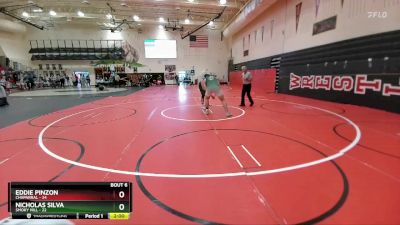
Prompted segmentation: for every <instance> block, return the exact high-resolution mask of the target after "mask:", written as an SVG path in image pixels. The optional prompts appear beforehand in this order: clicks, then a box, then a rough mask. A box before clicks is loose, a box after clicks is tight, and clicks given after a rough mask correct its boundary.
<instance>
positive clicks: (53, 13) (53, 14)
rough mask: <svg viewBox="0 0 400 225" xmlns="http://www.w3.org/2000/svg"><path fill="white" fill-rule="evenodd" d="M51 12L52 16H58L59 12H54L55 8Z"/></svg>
mask: <svg viewBox="0 0 400 225" xmlns="http://www.w3.org/2000/svg"><path fill="white" fill-rule="evenodd" d="M49 14H50V16H56V15H57V13H56V12H54V11H53V10H50V12H49Z"/></svg>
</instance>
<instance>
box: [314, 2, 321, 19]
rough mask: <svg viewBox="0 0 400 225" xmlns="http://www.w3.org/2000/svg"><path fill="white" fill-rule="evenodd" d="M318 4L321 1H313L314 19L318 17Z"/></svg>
mask: <svg viewBox="0 0 400 225" xmlns="http://www.w3.org/2000/svg"><path fill="white" fill-rule="evenodd" d="M320 3H321V0H315V18H317V17H318V11H319V5H320Z"/></svg>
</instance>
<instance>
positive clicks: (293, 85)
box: [289, 73, 400, 96]
mask: <svg viewBox="0 0 400 225" xmlns="http://www.w3.org/2000/svg"><path fill="white" fill-rule="evenodd" d="M295 89H311V90H319V89H322V90H326V91H331V90H333V91H346V92H354V93H355V94H359V95H365V93H366V90H372V91H374V92H381V93H382V95H383V96H392V95H397V96H400V78H399V85H392V84H391V83H385V82H384V81H383V80H382V79H372V80H368V77H367V75H366V74H357V75H355V76H348V75H309V76H299V75H296V74H294V73H290V84H289V90H295Z"/></svg>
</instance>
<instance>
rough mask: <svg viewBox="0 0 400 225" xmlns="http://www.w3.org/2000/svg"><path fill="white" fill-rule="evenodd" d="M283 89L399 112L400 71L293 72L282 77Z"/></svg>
mask: <svg viewBox="0 0 400 225" xmlns="http://www.w3.org/2000/svg"><path fill="white" fill-rule="evenodd" d="M280 91H281V92H282V93H288V94H294V95H299V96H305V97H311V98H317V99H322V100H329V101H335V102H341V103H350V104H354V105H363V106H368V107H373V108H379V109H384V110H388V111H392V112H400V74H395V73H393V74H335V75H314V74H301V75H300V74H296V73H294V72H291V73H290V75H289V76H286V77H281V80H280Z"/></svg>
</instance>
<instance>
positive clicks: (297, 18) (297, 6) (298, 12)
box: [296, 2, 303, 32]
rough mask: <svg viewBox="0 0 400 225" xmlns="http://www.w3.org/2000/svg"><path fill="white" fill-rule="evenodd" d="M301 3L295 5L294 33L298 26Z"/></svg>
mask: <svg viewBox="0 0 400 225" xmlns="http://www.w3.org/2000/svg"><path fill="white" fill-rule="evenodd" d="M302 4H303V3H302V2H300V3H299V4H297V5H296V32H297V28H298V26H299V20H300V14H301V5H302Z"/></svg>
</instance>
